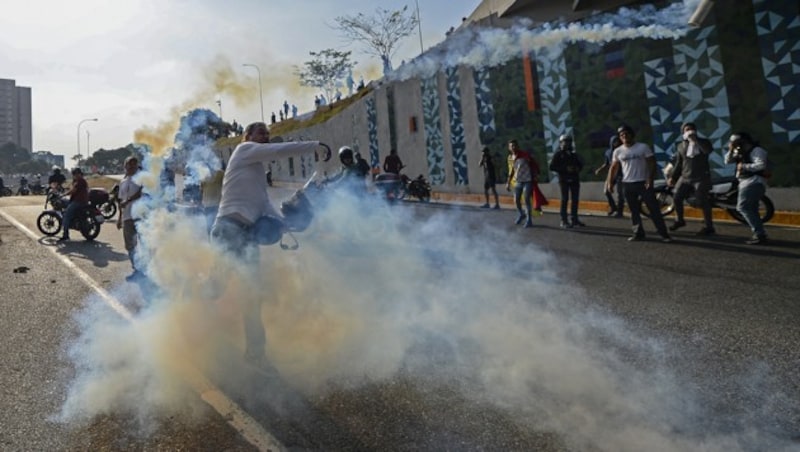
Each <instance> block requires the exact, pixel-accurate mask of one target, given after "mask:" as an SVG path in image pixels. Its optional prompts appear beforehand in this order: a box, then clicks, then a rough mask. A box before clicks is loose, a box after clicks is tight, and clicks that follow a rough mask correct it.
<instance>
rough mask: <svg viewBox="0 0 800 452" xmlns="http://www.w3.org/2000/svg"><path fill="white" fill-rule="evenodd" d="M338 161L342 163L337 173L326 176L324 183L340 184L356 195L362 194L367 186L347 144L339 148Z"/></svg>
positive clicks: (353, 154) (353, 153)
mask: <svg viewBox="0 0 800 452" xmlns="http://www.w3.org/2000/svg"><path fill="white" fill-rule="evenodd" d="M339 161H340V162H341V163H342V168H341V169H340V170H339V172H338V173H336V174H334V175H333V176H331V177H328V178H326V179H325V180H324V183H326V184H331V183H332V184H335V185H341V186H342V187H345V188H347V189H348V190H351V191H352V192H353V193H354V194H357V195H361V194H364V192H366V188H367V186H366V182H365V181H364V175H363V174H362V171H361V170H360V169H359V167H358V164H357V163H356V160H355V152H353V149H352V148H351V147H349V146H342V147H341V148H339Z"/></svg>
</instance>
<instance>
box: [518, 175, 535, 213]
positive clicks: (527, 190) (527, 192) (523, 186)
mask: <svg viewBox="0 0 800 452" xmlns="http://www.w3.org/2000/svg"><path fill="white" fill-rule="evenodd" d="M532 193H533V182H517V184H516V185H515V186H514V203H515V204H516V206H517V211H518V212H519V214H520V215H522V214H523V212H522V201H523V197H524V201H525V208H526V209H528V210H527V212H528V220H529V221H530V219H531V194H532Z"/></svg>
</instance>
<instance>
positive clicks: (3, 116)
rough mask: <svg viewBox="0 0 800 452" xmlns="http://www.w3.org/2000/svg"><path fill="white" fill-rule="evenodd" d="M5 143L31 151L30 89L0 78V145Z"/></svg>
mask: <svg viewBox="0 0 800 452" xmlns="http://www.w3.org/2000/svg"><path fill="white" fill-rule="evenodd" d="M6 143H14V144H15V145H17V146H18V147H21V148H25V149H27V150H29V151H33V128H32V120H31V89H30V88H26V87H22V86H17V85H16V81H14V80H8V79H0V145H3V144H6Z"/></svg>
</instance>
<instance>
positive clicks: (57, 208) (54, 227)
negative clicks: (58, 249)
mask: <svg viewBox="0 0 800 452" xmlns="http://www.w3.org/2000/svg"><path fill="white" fill-rule="evenodd" d="M90 193H91V191H90ZM48 204H49V205H50V207H51V208H50V209H48V208H47V205H48ZM67 204H69V200H68V199H67V197H66V196H62V195H61V194H59V193H58V192H56V191H53V190H51V191H50V192H49V193H48V194H47V198H45V201H44V212H42V213H41V214H39V217H38V218H37V219H36V227H38V228H39V231H41V233H42V234H44V235H47V236H51V237H52V236H54V235H56V234H58V233H59V232H60V231H61V228H62V226H63V225H62V223H63V218H64V211H65V210H66V208H67ZM104 221H105V218H104V217H103V215H102V214H101V213H100V210H99V209H98V208H97V207H96V206H95V205H93V204H92V203H91V202H90V203H89V204H87V205H86V207H84V208H83V209H81V210H80V211H79V212H78V214H76V215H75V217H74V218H73V219H72V222H71V223H70V224H69V225H68V227H69V228H70V229H75V230H77V231H80V233H81V235H82V236H83V237H84V238H85V239H86V240H87V241H92V240H94V239H95V238H97V236H98V235H100V225H101V224H103V222H104Z"/></svg>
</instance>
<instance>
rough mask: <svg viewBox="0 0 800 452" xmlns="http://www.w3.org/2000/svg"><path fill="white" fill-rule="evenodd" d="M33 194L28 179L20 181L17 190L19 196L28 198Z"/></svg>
mask: <svg viewBox="0 0 800 452" xmlns="http://www.w3.org/2000/svg"><path fill="white" fill-rule="evenodd" d="M30 194H31V188H30V186H29V185H28V179H26V178H24V177H23V178H22V179H20V181H19V188H18V189H17V196H28V195H30Z"/></svg>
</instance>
